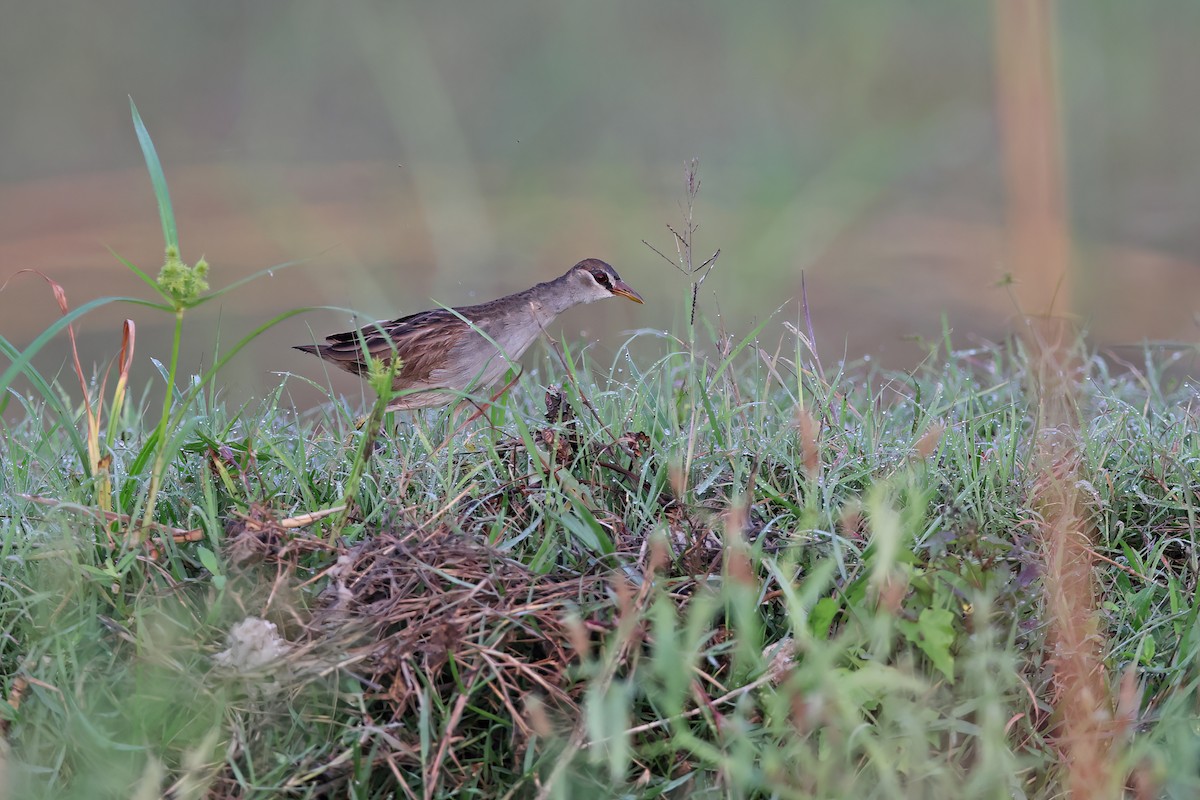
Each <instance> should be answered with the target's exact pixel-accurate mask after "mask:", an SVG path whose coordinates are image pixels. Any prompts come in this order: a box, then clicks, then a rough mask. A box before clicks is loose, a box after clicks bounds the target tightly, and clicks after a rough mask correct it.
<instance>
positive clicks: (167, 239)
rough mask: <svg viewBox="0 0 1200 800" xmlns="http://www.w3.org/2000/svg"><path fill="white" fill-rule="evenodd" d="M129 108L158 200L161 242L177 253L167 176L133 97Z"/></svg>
mask: <svg viewBox="0 0 1200 800" xmlns="http://www.w3.org/2000/svg"><path fill="white" fill-rule="evenodd" d="M129 110H130V111H131V112H132V113H133V128H134V130H135V131H136V132H137V137H138V144H140V145H141V146H142V158H144V159H145V160H146V170H147V171H148V172H149V173H150V182H151V183H152V184H154V199H155V200H156V201H157V202H158V217H159V219H160V220H162V229H163V243H164V244H165V245H166V247H168V248H172V247H173V248H175V252H176V253H179V233H178V231H177V230H176V228H175V212H174V211H173V210H172V209H171V194H170V192H168V191H167V177H166V175H164V174H163V168H162V164H161V163H159V160H158V152H157V151H156V150H155V149H154V142H153V141H152V140H151V139H150V133H149V131H147V130H146V125H145V124H144V123H143V122H142V115H141V114H139V113H138V110H137V105H136V104H135V103H134V102H133V97H132V96H130V98H129Z"/></svg>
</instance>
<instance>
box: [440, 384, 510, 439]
mask: <svg viewBox="0 0 1200 800" xmlns="http://www.w3.org/2000/svg"><path fill="white" fill-rule="evenodd" d="M522 374H524V370H521V369H518V370H517V374H516V375H514V376H513V378H512V380H510V381H509V382H508V383H506V384H504V385H503V386H501V387H500V390H499V391H497V392H496V393H495V394H493V395H492V396H491V398H490V399H489V400H488V401H487V402H486V403H483V404H480V403H476V402H475V401H474V400H473V399H471V398H469V397H468V398H466V399H465V400H463V401H462V402H461V403H459V404H458V406H456V407H455V409H454V411H453V412H452V413H451V415H450V417H451V425H452V426H453V420H454V418H456V417H457V416H458V412H459V411H460V410H461V409H462V408H464V407H465V406H466V405H467V404H468V403H469V404H471V405H472V406H474V407H475V412H474V413H473V414H471V416H469V417H467V418H466V419H465V420H463V421H462V422H461V423H459V424H458V426H457V427H455V428H454V432H453V433H451V434H450V435H449V436H447V437H446V440H445V441H443V442H442V443H441V445H439V446H438V450H440V449H442V448H443V447H445V446H446V445H448V444H449V443H450V440H451V439H453V438H454V437H455V436H457V435H458V434H459V433H461V432H462V430H463V428H465V427H467V426H468V425H470V424H471V423H472V422H474V421H475V420H477V419H479V418H480V417H482V416H484V415H485V414H487V412H488V410H489V409H490V408H491V407H492V404H493V403H495V402H496V401H497V400H499V399H500V398H501V397H503V396H504V393H505V392H507V391H508V390H509V389H511V388H512V387H513V386H515V385H516V383H517V381H519V380H520V379H521V375H522Z"/></svg>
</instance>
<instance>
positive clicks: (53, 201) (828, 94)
mask: <svg viewBox="0 0 1200 800" xmlns="http://www.w3.org/2000/svg"><path fill="white" fill-rule="evenodd" d="M1002 1H1003V0H997V2H1002ZM994 13H995V7H994V5H993V3H991V2H983V1H979V0H976V1H971V2H968V1H966V0H946V1H944V2H939V1H937V0H928V1H927V2H907V3H905V2H896V1H895V0H887V1H886V2H885V1H884V0H856V2H853V3H849V2H833V1H829V2H796V1H795V0H779V1H778V2H773V1H770V0H751V1H750V2H743V3H725V2H716V1H715V0H712V1H709V2H697V1H696V0H689V1H687V2H684V1H683V0H659V1H658V2H644V1H643V2H633V1H632V0H618V1H617V2H603V3H598V2H584V1H583V0H579V1H577V2H550V1H549V0H516V1H515V2H505V3H456V2H443V3H420V2H400V3H395V2H393V3H383V2H376V3H361V2H340V3H329V2H311V1H310V2H287V3H285V2H278V1H275V0H258V1H257V2H253V3H245V2H233V0H188V1H187V2H172V3H162V2H143V1H142V0H136V1H135V0H110V2H106V3H103V4H97V3H94V2H82V0H67V1H66V2H57V3H52V4H17V3H11V2H10V3H8V4H7V8H6V9H5V12H4V20H5V24H4V25H3V26H2V27H0V62H2V66H3V75H4V79H3V80H2V81H0V107H2V108H3V109H4V113H3V115H2V116H0V273H2V276H3V277H5V278H7V277H8V276H9V275H10V274H12V273H15V272H16V271H17V270H19V269H23V268H32V269H37V270H41V271H43V272H45V273H46V274H48V275H49V276H51V277H53V278H54V279H55V280H57V281H59V282H60V283H62V284H63V285H64V286H65V288H66V290H67V293H68V297H69V298H70V300H71V302H72V304H73V305H76V306H77V305H79V304H81V303H83V302H85V301H87V300H89V299H91V298H93V297H97V296H102V295H109V294H137V295H142V296H144V294H145V292H144V287H142V286H140V284H139V283H138V282H137V281H136V279H135V278H133V276H131V275H130V274H128V273H127V272H126V271H125V270H124V268H123V267H122V266H121V265H120V264H119V263H118V261H117V260H116V259H115V258H114V257H113V256H112V255H111V254H110V253H109V251H108V249H109V248H111V249H112V250H114V251H116V252H117V253H120V254H121V255H122V256H124V257H126V258H129V259H130V260H132V261H134V262H135V263H137V264H139V265H140V266H141V267H142V268H143V269H146V270H147V271H150V272H152V273H153V272H154V271H156V270H157V267H158V265H159V263H160V262H161V249H162V242H161V235H160V230H159V223H158V219H157V216H156V211H155V206H154V199H153V195H152V192H151V188H150V182H149V180H148V178H147V177H146V175H145V171H144V167H143V165H142V161H141V155H140V152H139V150H138V145H137V142H136V140H135V137H134V135H133V131H132V126H131V124H130V120H129V111H128V101H127V99H126V95H132V96H133V97H134V99H135V100H136V102H137V103H138V107H139V109H140V110H141V113H142V115H143V118H144V119H145V121H146V124H147V126H148V128H149V130H150V133H151V135H152V136H153V137H154V139H155V142H156V144H157V146H158V151H159V155H160V157H161V159H162V161H163V164H164V166H165V169H166V173H167V179H168V181H169V183H170V185H171V189H172V193H173V198H174V201H175V210H176V215H177V218H178V220H179V229H180V237H181V241H182V246H183V250H184V257H185V258H186V259H188V260H189V261H194V260H195V259H196V258H198V257H199V256H200V255H202V254H203V255H205V256H206V257H207V259H208V260H209V261H210V262H211V263H212V265H213V274H212V282H213V284H214V286H221V285H224V284H226V283H229V282H232V281H234V280H236V279H237V278H239V277H241V276H243V275H246V274H249V273H251V272H253V271H256V270H258V269H261V268H264V267H267V266H270V265H272V264H276V263H280V262H284V261H291V260H303V261H304V264H303V265H301V266H299V267H295V268H293V269H291V270H288V271H285V272H280V273H278V274H277V275H276V276H275V277H273V278H264V279H262V280H260V281H258V282H256V283H253V284H250V285H249V286H247V287H246V288H245V289H244V290H242V291H241V292H240V293H239V294H238V295H236V296H230V297H228V298H226V299H225V301H224V302H223V303H222V304H221V305H220V307H219V308H218V307H217V306H216V304H214V305H213V306H212V307H206V308H205V309H204V311H203V312H202V313H200V314H197V315H195V316H193V317H190V318H189V322H188V330H187V335H188V347H189V350H188V352H187V353H186V354H185V358H186V359H187V360H186V361H185V368H187V369H189V370H195V369H197V368H198V367H199V366H200V365H202V364H204V363H210V362H211V360H212V350H213V347H214V345H215V343H216V342H217V338H218V336H219V337H220V341H221V342H224V343H226V345H227V344H228V343H231V342H232V341H234V340H235V339H236V338H237V337H238V336H240V335H242V334H244V333H245V332H247V331H249V330H251V329H253V328H254V327H255V325H257V324H258V323H260V322H261V321H263V320H265V319H267V318H268V317H269V316H271V315H272V314H273V313H275V312H277V311H279V310H282V309H286V308H289V307H295V306H302V305H320V304H330V305H334V306H339V307H348V308H353V309H356V310H358V311H360V312H361V314H362V315H363V316H364V317H368V318H383V317H394V316H398V315H400V314H401V313H409V312H412V311H417V310H420V309H422V308H427V307H429V306H430V305H431V304H432V303H433V302H434V301H436V302H442V303H448V304H462V303H466V302H472V301H480V300H484V299H490V298H491V297H495V296H498V295H501V294H505V293H508V292H510V291H514V290H517V289H521V288H525V287H526V286H528V285H530V284H532V283H533V282H535V281H538V280H544V279H546V278H549V277H552V276H554V275H557V274H559V273H561V272H562V271H564V270H565V269H566V267H568V266H570V265H571V264H572V263H574V262H575V261H577V260H578V259H580V258H582V257H585V256H596V257H600V258H604V259H605V260H607V261H610V262H611V263H612V264H614V265H615V266H616V267H617V269H618V270H619V271H620V272H621V273H622V275H623V276H624V277H625V278H626V280H628V281H629V282H630V283H631V284H632V285H633V286H635V287H636V288H638V289H639V290H640V291H641V292H642V293H643V294H644V295H645V296H646V298H647V305H645V306H634V305H633V304H625V303H605V304H599V305H597V306H592V307H589V308H587V309H580V310H576V311H573V312H572V313H570V314H568V315H566V317H565V318H564V319H563V320H562V322H561V327H562V329H563V330H564V331H566V332H567V333H568V334H569V335H570V336H576V335H579V334H580V332H582V335H583V336H584V337H585V338H586V339H587V340H589V341H596V342H597V343H596V345H595V349H596V353H597V355H598V356H600V357H601V358H602V359H603V358H604V357H605V354H607V353H611V352H612V351H614V350H615V349H616V348H617V347H618V346H619V345H620V343H621V341H623V339H624V337H623V336H622V335H621V333H620V332H621V331H626V330H632V329H640V328H653V329H658V330H663V329H668V328H674V329H676V330H678V329H679V326H680V324H681V322H682V321H683V319H684V305H685V303H684V301H685V297H686V294H687V287H688V283H687V281H686V279H684V278H683V277H682V276H681V275H679V274H678V273H677V272H675V271H673V270H672V269H671V268H670V267H669V266H668V265H667V264H665V263H663V262H662V260H661V259H660V258H659V257H658V256H657V255H655V254H654V253H653V252H651V251H650V249H648V248H647V247H646V246H645V245H644V244H643V243H642V240H643V239H645V240H647V241H649V242H650V243H652V244H654V245H655V246H656V247H658V248H660V249H663V250H669V249H671V248H672V238H671V235H670V234H669V233H668V231H667V229H666V225H667V224H668V223H670V224H675V225H678V224H679V222H680V220H681V215H682V203H683V199H684V191H683V186H684V182H683V167H684V164H685V162H687V161H688V160H689V159H691V158H693V157H698V158H699V159H700V162H701V166H700V178H701V181H702V189H701V193H700V197H699V201H698V204H697V207H696V219H697V221H698V222H699V224H700V232H699V236H698V239H697V248H698V251H703V252H701V256H702V257H704V256H707V255H708V254H709V253H711V252H712V251H713V250H715V249H717V248H720V249H721V251H722V255H721V257H720V260H719V262H718V265H717V267H716V269H715V271H714V272H713V274H712V276H711V277H710V279H709V280H708V281H707V282H706V283H705V284H704V286H703V290H702V292H701V301H702V305H703V308H704V309H705V311H706V312H707V313H708V315H709V316H710V317H711V318H712V319H714V320H716V315H717V313H718V312H719V313H720V322H721V323H722V324H724V325H725V326H726V327H727V329H728V330H729V331H730V332H731V333H733V334H735V335H737V336H739V337H740V336H741V335H744V334H745V333H746V332H748V331H749V330H751V329H752V328H753V327H754V325H756V324H757V323H758V322H759V321H761V320H762V319H763V318H765V317H767V316H770V315H772V314H773V313H775V312H776V309H779V308H780V307H782V310H781V311H779V312H778V314H776V316H775V317H774V321H773V322H772V323H771V324H770V325H768V327H767V328H766V329H765V330H764V332H763V334H762V336H761V337H760V338H761V339H762V341H763V345H764V346H765V347H767V348H768V349H772V350H773V349H774V344H775V342H776V341H777V339H778V335H779V332H780V328H779V325H780V324H781V323H782V322H783V321H785V320H792V321H795V320H797V319H798V318H799V315H800V312H799V308H798V299H799V288H800V275H801V272H802V271H803V272H804V274H805V279H806V284H807V289H808V296H809V300H810V303H811V306H812V317H813V321H814V324H815V329H816V332H817V338H818V344H819V345H820V348H821V350H822V351H823V353H825V354H826V355H828V357H829V358H831V359H836V358H840V357H842V356H843V354H845V355H847V356H849V357H850V358H852V359H856V358H859V357H862V356H864V355H869V356H871V357H873V358H876V359H881V360H883V361H884V362H886V363H889V364H893V365H896V366H907V365H911V364H913V363H915V362H916V361H917V360H919V358H920V356H921V353H922V352H923V351H922V348H921V346H920V345H919V344H918V343H916V342H914V337H924V338H927V339H928V338H937V337H938V336H939V335H940V333H941V330H942V318H943V314H944V315H945V317H946V319H947V320H948V321H949V323H950V325H951V327H952V328H953V331H954V334H953V336H954V341H955V342H956V343H957V344H959V345H961V346H969V345H970V343H971V341H972V340H973V339H974V338H975V337H998V336H1002V335H1004V334H1005V333H1006V331H1008V330H1009V329H1010V328H1011V327H1012V323H1013V319H1014V316H1015V315H1016V314H1017V312H1018V308H1017V306H1016V305H1015V304H1014V301H1013V297H1012V292H1011V291H1010V290H1009V289H1006V288H1004V287H1001V286H998V284H1000V283H1002V282H1003V278H1004V276H1005V275H1006V274H1007V273H1008V272H1009V271H1010V269H1009V266H1008V264H1007V263H1006V253H1005V247H1006V235H1007V233H1006V208H1005V191H1006V189H1005V183H1004V175H1003V164H1002V146H1001V142H1000V137H999V133H998V130H999V128H998V125H997V120H996V88H995V84H996V67H995V64H996V48H997V44H996V34H995V21H994ZM1056 14H1057V17H1056V25H1055V29H1054V31H1053V34H1052V37H1051V38H1052V41H1053V42H1054V44H1055V52H1054V56H1055V58H1056V60H1057V65H1058V70H1059V75H1060V78H1061V85H1060V89H1059V93H1060V97H1061V115H1062V119H1063V124H1064V128H1063V131H1062V138H1063V142H1064V154H1065V163H1064V168H1065V172H1066V176H1067V188H1068V202H1069V206H1070V219H1071V222H1072V226H1073V233H1074V236H1075V246H1076V250H1075V262H1074V270H1075V279H1074V281H1073V283H1074V285H1075V290H1074V299H1073V303H1074V311H1075V312H1076V313H1077V314H1078V315H1079V318H1080V320H1081V321H1082V322H1083V324H1084V325H1085V326H1086V327H1087V328H1088V329H1090V330H1091V331H1092V333H1093V335H1094V337H1095V339H1096V341H1097V342H1098V343H1100V344H1106V345H1118V346H1122V345H1135V344H1137V343H1139V342H1141V341H1142V340H1143V339H1146V338H1150V339H1168V340H1180V341H1185V342H1191V341H1194V340H1195V339H1196V332H1197V325H1196V312H1197V311H1200V265H1198V262H1200V226H1198V225H1197V219H1198V218H1200V158H1198V157H1197V156H1198V155H1200V81H1198V80H1197V76H1200V48H1197V47H1196V46H1195V41H1196V35H1197V33H1198V32H1200V3H1194V2H1185V1H1184V0H1175V1H1174V2H1141V3H1137V4H1129V3H1109V2H1099V1H1098V0H1086V2H1085V1H1084V0H1072V1H1071V2H1063V3H1061V4H1060V5H1059V6H1058V7H1057V12H1056ZM1027 310H1034V309H1027ZM56 314H57V311H56V308H55V306H54V303H53V301H52V299H51V297H50V295H49V293H48V292H47V291H46V288H45V286H44V285H43V284H41V282H40V281H36V280H33V279H30V278H29V277H28V276H26V277H22V278H20V279H18V280H15V281H12V282H10V283H9V284H8V286H7V288H6V289H5V290H4V291H3V292H2V293H0V334H2V335H4V336H5V337H7V338H9V339H10V340H13V341H14V342H16V343H17V344H25V343H27V342H28V341H30V340H31V339H32V338H33V337H34V336H35V335H36V334H37V332H38V331H40V330H42V329H43V328H45V327H46V326H47V325H49V324H50V323H51V322H52V320H53V319H54V317H55V316H56ZM127 315H128V316H132V317H133V318H134V319H135V320H136V321H137V323H138V326H139V329H138V332H139V336H138V348H139V349H138V356H139V362H140V363H141V364H142V365H145V364H146V361H147V359H146V357H147V356H148V355H149V356H155V357H158V358H163V357H164V347H163V343H162V341H161V340H162V339H164V338H165V335H164V332H165V330H166V325H167V322H168V320H165V319H162V318H157V317H155V316H154V315H153V314H149V313H147V312H145V311H143V310H140V309H137V308H132V307H128V308H124V309H120V310H117V309H105V310H104V311H102V312H101V313H98V314H96V315H94V316H92V317H90V318H89V319H88V320H87V321H86V322H85V324H84V325H83V328H82V330H83V332H84V334H85V337H84V338H85V342H86V344H85V347H84V356H85V359H90V360H94V361H97V362H98V361H101V360H103V359H105V358H108V357H110V356H111V355H113V354H115V352H116V349H117V346H118V340H119V320H120V319H121V318H122V317H123V316H127ZM348 324H349V315H348V314H347V313H343V312H334V311H323V312H315V313H313V314H311V315H307V316H305V317H301V318H296V319H293V320H291V321H289V322H288V323H286V324H285V325H284V326H282V327H281V328H278V329H276V330H274V331H272V332H271V333H270V334H268V335H267V336H264V337H263V338H262V339H260V340H258V341H256V342H255V343H254V344H253V345H252V346H251V347H250V349H249V350H248V351H247V352H246V353H245V354H244V356H243V357H242V358H240V359H239V360H238V361H237V362H235V364H234V365H233V367H232V368H231V370H230V371H229V372H228V373H227V375H226V378H227V380H228V381H229V383H230V392H231V394H233V395H234V396H235V397H237V398H239V399H244V398H245V397H248V396H251V395H253V394H255V393H261V391H262V390H263V389H264V388H265V387H268V386H272V385H274V384H275V383H276V381H277V378H276V377H274V376H273V375H272V374H271V373H272V372H273V371H294V372H299V373H302V374H305V375H308V376H310V377H314V378H317V379H318V380H323V374H322V370H321V367H320V365H319V362H317V361H315V360H313V359H311V358H310V357H306V356H304V355H302V354H299V353H295V352H293V351H291V350H289V349H288V345H289V344H293V343H299V342H305V341H310V340H311V338H312V336H313V335H314V334H323V333H328V332H333V331H337V330H343V329H345V328H346V327H347V325H348ZM310 326H311V331H310ZM64 346H65V342H64ZM64 352H65V350H63V349H59V350H57V351H54V352H50V353H47V354H46V356H45V360H44V361H45V363H43V365H42V366H43V369H44V370H46V371H50V372H53V368H52V366H49V367H48V366H47V364H49V365H52V364H53V363H54V359H56V358H58V359H61V358H62V356H63V354H64ZM146 374H149V373H146ZM334 384H335V387H336V388H337V389H338V390H339V391H346V392H347V393H351V394H356V393H358V392H359V391H360V390H359V387H358V383H357V382H356V381H355V379H354V378H352V377H350V376H337V377H335V378H334ZM301 394H304V393H303V392H301ZM314 397H315V394H307V395H305V396H304V398H302V400H301V402H311V401H312V400H313V398H314Z"/></svg>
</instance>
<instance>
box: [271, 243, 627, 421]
mask: <svg viewBox="0 0 1200 800" xmlns="http://www.w3.org/2000/svg"><path fill="white" fill-rule="evenodd" d="M609 297H623V298H625V299H627V300H632V301H633V302H635V303H643V302H644V301H643V300H642V296H641V295H640V294H638V293H637V292H636V291H634V290H633V288H632V287H631V286H630V285H629V284H627V283H625V281H623V280H621V276H620V275H618V274H617V271H616V270H615V269H613V268H612V266H610V265H609V264H607V263H605V262H603V261H601V260H600V259H598V258H585V259H584V260H582V261H580V262H579V263H578V264H576V265H575V266H573V267H571V268H570V269H569V270H567V271H566V273H564V274H563V275H561V276H560V277H558V278H555V279H554V280H552V281H546V282H545V283H539V284H537V285H536V286H533V287H532V288H529V289H526V290H525V291H523V292H517V293H515V294H510V295H508V296H506V297H501V298H499V299H498V300H492V301H490V302H487V303H480V304H478V305H473V306H460V307H458V308H435V309H430V310H428V311H420V312H418V313H416V314H410V315H409V316H407V317H400V318H399V319H393V320H381V321H379V322H373V323H371V324H370V325H367V326H365V327H362V328H359V329H356V330H352V331H347V332H345V333H335V334H332V335H330V336H327V337H325V343H324V344H301V345H295V347H294V349H296V350H300V351H301V352H304V353H311V354H313V355H315V356H318V357H319V358H322V359H324V360H325V361H328V362H329V363H331V364H334V365H335V366H337V367H339V368H341V369H344V370H346V371H347V372H352V373H354V374H356V375H359V376H360V377H365V376H366V374H367V372H368V364H369V361H370V359H369V358H368V356H369V357H370V358H374V359H379V360H382V362H383V364H384V366H385V367H389V366H390V365H391V363H392V361H393V359H397V358H398V359H400V365H399V367H398V368H397V370H396V374H395V377H394V379H393V381H392V389H393V391H394V392H396V396H395V397H393V398H392V400H391V401H390V402H389V403H388V405H387V409H386V410H387V411H410V410H414V409H421V408H435V407H437V406H444V405H447V404H449V403H451V402H452V401H454V400H456V399H459V398H461V397H462V396H463V394H464V392H466V391H467V390H468V389H471V388H479V389H485V388H487V387H488V386H491V385H492V384H493V383H495V382H496V379H498V378H499V377H500V376H501V375H503V374H504V372H505V371H506V370H507V369H508V367H509V364H510V362H515V361H516V360H517V359H519V358H520V357H521V355H522V354H523V353H524V352H525V351H526V350H527V349H529V346H530V345H531V344H533V343H534V341H536V340H537V338H538V335H539V334H540V333H541V332H542V330H543V329H544V328H545V327H546V326H547V325H549V324H550V323H551V322H553V321H554V319H555V317H557V316H558V315H559V314H561V313H562V312H564V311H566V310H567V309H568V308H571V307H573V306H577V305H582V304H584V303H593V302H595V301H597V300H604V299H606V298H609Z"/></svg>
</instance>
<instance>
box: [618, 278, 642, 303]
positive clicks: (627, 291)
mask: <svg viewBox="0 0 1200 800" xmlns="http://www.w3.org/2000/svg"><path fill="white" fill-rule="evenodd" d="M611 291H612V293H613V294H619V295H620V296H621V297H627V298H629V299H630V300H632V301H633V302H635V303H645V301H644V300H642V296H641V295H640V294H638V293H637V292H635V291H634V290H633V287H632V286H630V285H629V284H628V283H626V282H625V281H622V280H618V281H617V282H616V283H614V284H613V285H612V289H611Z"/></svg>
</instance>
